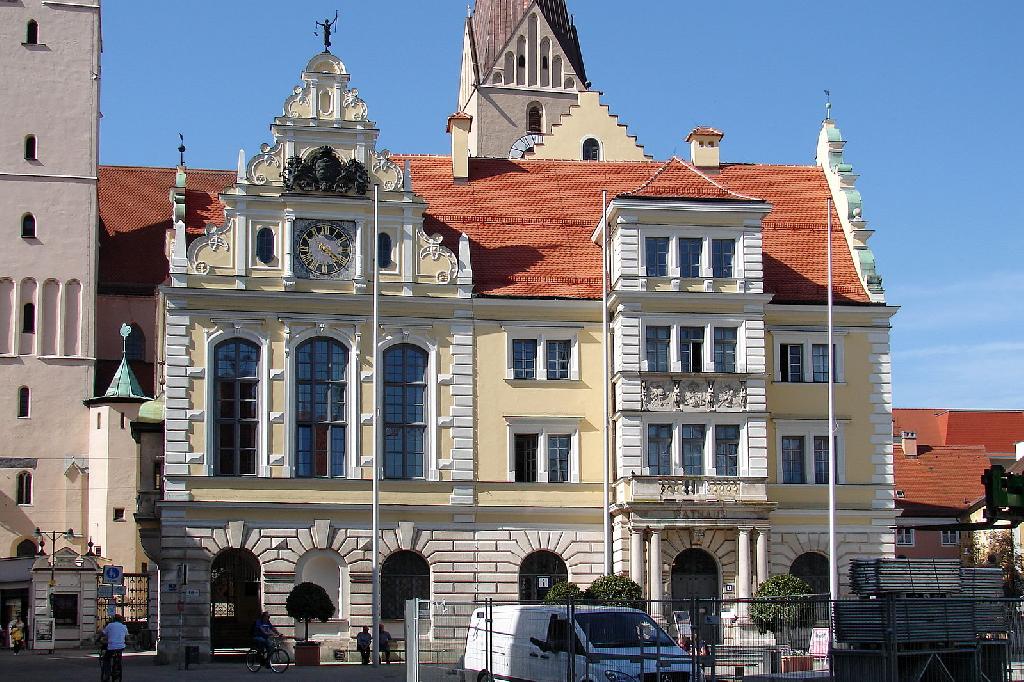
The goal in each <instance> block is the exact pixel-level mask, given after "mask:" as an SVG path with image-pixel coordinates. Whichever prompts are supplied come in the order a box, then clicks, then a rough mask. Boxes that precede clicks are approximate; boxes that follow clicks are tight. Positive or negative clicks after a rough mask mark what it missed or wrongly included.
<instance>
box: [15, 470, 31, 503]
mask: <svg viewBox="0 0 1024 682" xmlns="http://www.w3.org/2000/svg"><path fill="white" fill-rule="evenodd" d="M17 499H18V504H32V474H31V473H29V472H28V471H22V472H21V473H20V474H18V496H17Z"/></svg>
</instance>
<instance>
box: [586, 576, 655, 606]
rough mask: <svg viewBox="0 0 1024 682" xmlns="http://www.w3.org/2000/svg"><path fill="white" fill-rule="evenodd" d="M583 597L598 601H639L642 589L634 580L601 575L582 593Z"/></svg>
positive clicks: (622, 602)
mask: <svg viewBox="0 0 1024 682" xmlns="http://www.w3.org/2000/svg"><path fill="white" fill-rule="evenodd" d="M583 598H584V599H590V600H593V601H599V602H613V603H621V604H626V603H631V602H640V601H642V600H643V598H644V591H643V590H642V589H641V588H640V586H639V585H637V584H636V583H635V582H633V581H632V580H630V579H629V578H626V577H624V576H621V575H605V576H601V577H600V578H598V579H597V580H595V581H594V582H593V584H591V586H590V587H588V588H587V589H586V591H585V592H584V593H583Z"/></svg>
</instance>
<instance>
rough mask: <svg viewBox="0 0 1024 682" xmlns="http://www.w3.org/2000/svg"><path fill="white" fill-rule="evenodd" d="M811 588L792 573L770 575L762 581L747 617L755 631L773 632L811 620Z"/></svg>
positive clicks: (805, 623) (812, 616)
mask: <svg viewBox="0 0 1024 682" xmlns="http://www.w3.org/2000/svg"><path fill="white" fill-rule="evenodd" d="M813 592H814V590H813V588H812V587H811V586H810V585H808V584H807V582H806V581H805V580H803V579H802V578H798V577H796V576H795V575H773V576H772V577H770V578H768V579H767V580H765V581H764V582H763V583H761V586H760V587H759V588H757V593H756V594H755V595H754V601H753V602H752V603H751V605H750V620H751V621H753V623H754V625H755V626H756V627H757V629H758V631H760V632H762V633H764V632H769V631H770V632H773V633H776V634H779V633H782V632H783V631H787V632H788V631H789V630H790V629H792V628H803V627H809V626H810V625H811V624H812V623H813V622H814V605H813V604H812V603H811V601H810V600H808V599H800V597H802V596H806V595H810V594H812V593H813Z"/></svg>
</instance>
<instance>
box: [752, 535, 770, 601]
mask: <svg viewBox="0 0 1024 682" xmlns="http://www.w3.org/2000/svg"><path fill="white" fill-rule="evenodd" d="M755 563H756V564H757V585H758V586H759V587H760V585H761V583H763V582H764V581H765V580H767V579H768V529H767V528H758V529H757V545H756V547H755Z"/></svg>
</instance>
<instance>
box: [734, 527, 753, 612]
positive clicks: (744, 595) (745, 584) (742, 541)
mask: <svg viewBox="0 0 1024 682" xmlns="http://www.w3.org/2000/svg"><path fill="white" fill-rule="evenodd" d="M736 545H737V552H736V596H737V597H739V598H740V599H748V598H750V529H749V528H740V529H739V532H738V534H737V538H736Z"/></svg>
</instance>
